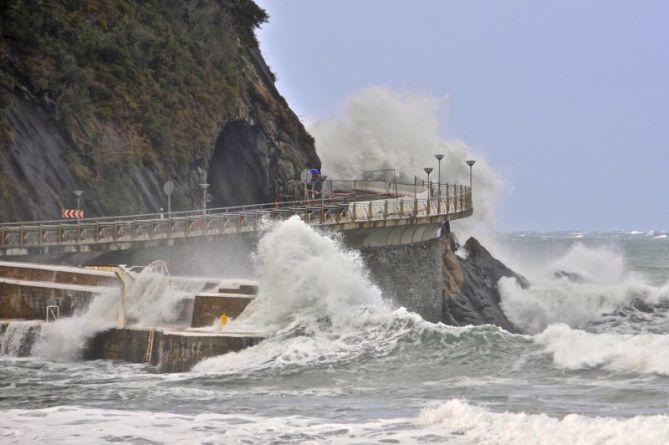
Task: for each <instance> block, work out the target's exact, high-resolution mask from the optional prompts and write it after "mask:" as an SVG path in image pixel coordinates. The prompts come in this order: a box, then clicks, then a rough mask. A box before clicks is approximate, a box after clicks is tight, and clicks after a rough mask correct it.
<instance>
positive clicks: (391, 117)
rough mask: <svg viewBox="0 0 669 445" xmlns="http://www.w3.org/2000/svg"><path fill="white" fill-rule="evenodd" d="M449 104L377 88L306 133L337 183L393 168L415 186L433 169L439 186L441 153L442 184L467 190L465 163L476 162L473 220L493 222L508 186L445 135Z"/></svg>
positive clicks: (310, 125) (462, 145) (479, 158)
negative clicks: (442, 124) (442, 119)
mask: <svg viewBox="0 0 669 445" xmlns="http://www.w3.org/2000/svg"><path fill="white" fill-rule="evenodd" d="M445 102H446V100H445V98H436V97H432V96H429V95H424V94H418V93H409V92H397V91H393V90H391V89H389V88H386V87H380V86H374V87H369V88H366V89H364V90H362V91H361V92H360V93H358V94H356V95H355V96H353V97H350V98H348V100H347V101H346V104H345V110H344V111H343V112H342V113H340V114H338V115H334V116H331V117H329V118H324V119H319V120H315V121H313V122H308V123H307V127H308V128H309V132H310V133H311V134H312V135H314V137H315V139H316V148H317V150H318V153H319V156H320V157H321V160H322V162H323V171H324V172H325V173H327V174H328V175H330V176H331V177H333V178H343V179H347V178H349V179H353V178H356V177H358V178H359V177H360V175H361V174H362V173H363V169H381V168H394V169H397V172H398V174H400V175H401V177H402V179H403V181H404V182H407V181H408V182H409V183H413V178H414V176H416V175H418V176H420V175H421V174H422V172H423V168H424V167H425V166H433V167H434V176H432V178H433V179H434V180H436V179H437V178H436V174H437V161H436V159H435V158H434V155H435V154H436V153H442V154H444V156H445V157H444V159H443V160H442V162H441V167H442V171H441V176H442V182H448V183H454V182H457V183H459V184H467V183H469V167H468V166H467V164H466V163H465V161H466V160H467V159H472V158H474V159H477V163H476V165H475V167H474V175H473V181H474V185H473V186H474V189H475V190H476V193H474V206H475V208H476V212H475V215H474V218H475V219H486V220H489V221H490V220H492V216H493V212H492V210H493V209H492V205H493V203H494V201H495V199H496V198H495V197H496V195H497V193H498V192H499V190H500V189H501V188H503V187H504V182H503V181H502V179H501V178H500V176H499V175H497V174H496V173H495V172H493V171H492V170H491V169H490V167H489V166H488V164H487V163H486V161H485V159H483V158H482V156H481V155H480V154H476V155H473V154H472V152H471V149H470V148H469V147H468V146H467V145H466V144H465V143H464V142H462V141H461V140H459V139H454V138H445V137H443V136H442V135H440V132H439V120H438V112H439V110H440V108H441V107H443V106H444V105H445Z"/></svg>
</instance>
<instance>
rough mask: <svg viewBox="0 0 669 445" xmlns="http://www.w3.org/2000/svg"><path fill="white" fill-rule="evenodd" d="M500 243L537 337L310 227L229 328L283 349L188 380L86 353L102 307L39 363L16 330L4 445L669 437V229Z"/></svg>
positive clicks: (265, 270)
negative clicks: (478, 320)
mask: <svg viewBox="0 0 669 445" xmlns="http://www.w3.org/2000/svg"><path fill="white" fill-rule="evenodd" d="M486 247H487V248H488V249H489V250H490V251H491V253H492V254H493V255H495V256H497V257H498V258H500V259H501V260H502V261H504V262H505V263H507V264H508V265H509V266H511V267H512V268H514V269H515V270H516V271H517V272H518V273H520V274H522V275H524V276H525V277H526V278H527V279H528V281H529V282H530V284H531V285H530V287H529V288H526V289H523V288H521V287H519V286H518V285H517V284H516V283H515V281H514V280H511V279H502V280H501V281H500V282H499V284H498V286H499V289H500V293H501V295H502V307H503V309H504V311H505V313H506V315H507V316H508V317H509V319H510V320H511V321H513V323H515V324H516V325H517V326H519V327H520V328H522V329H523V332H525V333H524V334H512V333H509V332H506V331H504V330H502V329H500V328H498V327H495V326H490V325H487V326H465V327H452V326H446V325H443V324H439V323H437V324H435V323H430V322H427V321H425V320H423V319H421V317H420V316H418V315H417V314H415V313H412V312H411V311H409V310H407V309H406V308H402V307H399V306H397V305H396V304H395V303H394V302H393V301H389V300H387V299H386V298H385V296H384V294H383V292H382V291H381V290H380V289H379V288H378V287H376V286H375V285H374V283H373V281H372V280H371V279H370V278H369V275H368V273H367V271H366V269H365V264H364V261H363V260H362V258H361V257H360V255H359V254H358V253H357V252H356V251H353V250H348V249H346V248H344V247H342V245H341V243H340V242H339V240H337V239H336V238H332V237H330V236H327V235H324V234H321V233H319V232H318V231H316V230H315V229H313V228H311V227H309V226H307V225H305V224H304V223H302V222H301V221H299V220H298V219H291V220H289V221H286V222H284V223H281V224H279V225H278V226H276V227H274V228H273V229H271V230H270V231H268V233H267V234H265V236H264V237H263V238H262V240H261V241H260V243H259V245H258V250H257V252H255V253H254V261H255V262H256V265H257V279H258V280H259V282H260V289H261V290H260V294H259V296H258V298H257V300H256V301H255V302H254V303H253V304H252V305H251V306H249V308H248V309H247V310H246V312H245V313H244V314H242V315H241V316H240V317H238V319H237V320H233V321H232V322H231V323H230V324H229V325H227V326H226V327H224V328H222V329H229V330H232V331H234V330H241V331H248V330H253V331H254V332H264V333H266V334H267V339H266V340H264V341H263V342H261V343H259V344H258V345H256V346H253V347H250V348H248V349H245V350H243V351H241V352H238V353H230V354H227V355H223V356H219V357H214V358H210V359H207V360H204V361H203V362H201V363H199V364H197V365H196V366H195V368H194V369H192V370H191V371H189V372H184V373H177V374H159V373H156V372H155V370H154V369H153V368H151V367H150V366H144V365H137V364H127V363H118V362H111V361H82V360H80V359H78V356H77V345H79V344H80V342H81V341H82V339H83V337H85V336H90V335H92V333H94V332H95V330H96V323H97V320H101V318H100V317H101V315H100V313H101V311H100V310H99V309H100V307H98V309H96V313H95V314H94V315H88V316H86V315H85V314H84V315H82V317H83V319H85V320H83V321H85V323H84V322H83V321H81V323H80V324H77V323H72V322H70V323H67V322H65V321H64V320H61V321H59V322H56V324H57V323H61V322H62V327H61V328H62V329H60V331H59V332H57V331H56V330H54V329H50V330H47V331H48V332H47V333H46V334H44V335H42V336H41V337H40V338H39V339H38V346H39V348H36V351H37V352H35V353H34V355H33V356H31V357H22V358H20V357H17V356H16V351H17V345H18V343H20V342H21V331H22V330H23V328H24V327H25V325H21V324H20V323H19V324H16V325H15V326H14V327H13V329H11V330H8V332H7V333H6V334H5V335H4V336H3V337H2V338H0V351H1V352H2V353H1V354H0V443H2V444H13V443H19V444H44V443H61V444H98V443H99V444H104V443H114V444H118V443H128V444H171V443H183V444H197V443H202V444H441V443H447V444H635V445H639V444H663V443H669V239H667V233H666V232H663V231H650V232H644V231H627V232H601V233H600V232H526V233H520V232H514V233H497V234H492V235H490V236H488V237H487V239H486ZM459 254H461V255H463V254H464V255H466V252H465V253H463V252H459ZM181 291H182V292H183V291H184V290H183V289H182V290H181ZM104 298H105V297H104V296H101V297H100V299H101V300H100V301H103V300H104ZM170 301H172V302H174V301H176V299H174V298H172V299H169V300H168V301H164V302H161V303H160V304H162V305H163V309H165V313H166V314H168V313H169V305H170V304H171V303H170ZM154 303H156V304H158V303H157V302H154ZM149 307H150V306H149ZM102 312H104V311H102ZM154 316H155V314H154ZM166 316H167V315H166ZM86 317H88V318H86ZM100 325H104V322H103V321H100ZM82 326H83V328H82ZM212 329H213V327H212ZM80 332H83V333H81V334H80Z"/></svg>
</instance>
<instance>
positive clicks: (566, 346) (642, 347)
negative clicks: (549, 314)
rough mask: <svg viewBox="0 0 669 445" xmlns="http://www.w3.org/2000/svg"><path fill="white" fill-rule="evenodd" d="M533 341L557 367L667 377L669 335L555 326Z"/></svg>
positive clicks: (668, 371)
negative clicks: (583, 329) (619, 332)
mask: <svg viewBox="0 0 669 445" xmlns="http://www.w3.org/2000/svg"><path fill="white" fill-rule="evenodd" d="M535 341H536V343H538V344H540V345H542V346H543V347H544V349H545V351H546V352H549V353H551V354H552V356H553V361H554V363H555V364H556V365H557V366H558V367H560V368H564V369H570V370H578V369H589V368H602V369H606V370H610V371H616V372H622V373H635V374H658V375H669V335H658V334H636V335H630V334H602V333H599V334H593V333H590V332H585V331H581V330H577V329H572V328H570V327H569V326H567V325H565V324H557V325H552V326H549V327H548V328H547V329H546V330H545V331H544V332H542V333H541V334H539V335H537V336H536V337H535Z"/></svg>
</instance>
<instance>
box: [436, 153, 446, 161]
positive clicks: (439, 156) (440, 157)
mask: <svg viewBox="0 0 669 445" xmlns="http://www.w3.org/2000/svg"><path fill="white" fill-rule="evenodd" d="M434 157H435V158H437V160H438V161H441V160H442V159H444V155H442V154H438V155H434Z"/></svg>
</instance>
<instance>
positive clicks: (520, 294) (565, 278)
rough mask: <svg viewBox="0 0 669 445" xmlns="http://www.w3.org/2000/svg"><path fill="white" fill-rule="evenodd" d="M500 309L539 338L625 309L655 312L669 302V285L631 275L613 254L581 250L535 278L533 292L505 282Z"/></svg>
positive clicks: (501, 286) (577, 248)
mask: <svg viewBox="0 0 669 445" xmlns="http://www.w3.org/2000/svg"><path fill="white" fill-rule="evenodd" d="M498 287H499V291H500V294H501V298H502V302H501V307H502V309H503V310H504V312H505V314H506V315H507V316H508V317H509V319H510V320H511V321H512V322H513V323H515V324H516V325H517V326H519V327H520V328H521V329H523V330H524V331H525V332H528V333H531V334H536V333H539V332H541V331H543V330H544V329H546V327H548V326H549V325H550V324H552V323H566V324H568V325H569V326H572V327H576V328H582V327H585V326H586V325H587V324H588V323H590V322H596V321H599V320H602V319H603V318H604V317H605V316H607V315H609V314H611V313H613V312H615V311H617V310H619V309H621V308H626V307H634V306H639V303H643V304H644V305H645V306H655V305H658V304H660V303H662V302H665V301H667V300H669V285H664V286H653V285H650V284H648V283H647V282H646V280H645V278H644V277H643V276H642V275H640V274H638V273H635V272H630V271H628V270H627V267H626V265H625V261H624V258H623V256H622V255H621V254H620V253H618V252H616V251H615V250H612V249H607V248H588V247H585V246H583V245H581V244H576V245H574V246H572V248H571V249H570V250H569V251H568V252H567V253H566V254H565V255H564V256H563V257H561V258H559V259H557V260H555V261H553V262H551V263H550V264H548V265H547V266H545V267H544V269H543V271H542V273H538V274H536V276H535V277H534V278H533V279H532V283H531V286H530V287H528V288H521V287H520V286H519V285H518V283H517V282H516V280H514V279H508V278H502V279H501V280H500V282H499V284H498Z"/></svg>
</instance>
